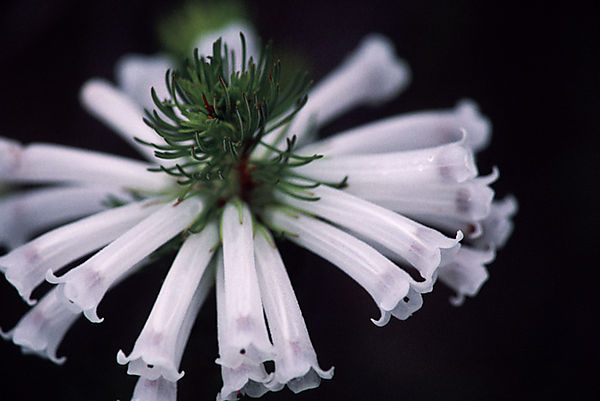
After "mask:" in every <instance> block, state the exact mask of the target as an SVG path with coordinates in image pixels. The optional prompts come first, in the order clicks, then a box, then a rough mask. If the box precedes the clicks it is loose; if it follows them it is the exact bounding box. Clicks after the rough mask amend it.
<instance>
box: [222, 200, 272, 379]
mask: <svg viewBox="0 0 600 401" xmlns="http://www.w3.org/2000/svg"><path fill="white" fill-rule="evenodd" d="M221 232H222V237H223V263H224V266H225V268H224V273H223V279H224V284H223V290H224V296H225V299H224V302H225V310H226V311H227V313H226V314H225V315H224V316H223V318H224V320H223V321H222V322H221V321H220V322H219V324H224V327H227V330H222V331H223V341H222V344H221V340H220V341H219V354H220V357H219V359H218V363H220V364H221V365H223V366H226V367H230V368H237V367H238V366H239V365H240V364H241V363H242V362H243V361H245V360H250V361H252V362H255V363H261V362H264V361H268V360H270V359H272V358H273V350H272V345H271V343H270V342H269V336H268V334H267V327H266V325H265V319H264V315H263V310H262V302H261V298H260V290H259V286H258V279H257V276H256V268H255V265H254V244H253V241H252V236H253V222H252V214H251V213H250V209H249V208H248V206H247V205H245V204H239V203H238V204H236V203H229V204H228V205H227V206H225V209H224V210H223V217H222V222H221Z"/></svg>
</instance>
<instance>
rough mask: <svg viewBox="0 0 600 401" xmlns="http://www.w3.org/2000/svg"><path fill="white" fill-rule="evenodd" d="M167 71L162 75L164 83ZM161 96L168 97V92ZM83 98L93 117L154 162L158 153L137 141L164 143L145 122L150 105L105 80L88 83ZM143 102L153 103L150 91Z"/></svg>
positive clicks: (82, 92) (82, 91) (148, 90)
mask: <svg viewBox="0 0 600 401" xmlns="http://www.w3.org/2000/svg"><path fill="white" fill-rule="evenodd" d="M164 71H165V70H163V72H162V78H163V80H164ZM138 74H139V73H138ZM135 76H139V75H135ZM132 85H133V84H132ZM163 86H164V84H163ZM159 88H160V86H159ZM161 95H163V96H164V93H161ZM79 96H80V100H81V103H82V104H83V106H84V107H85V108H86V109H87V111H88V112H89V113H90V114H92V115H93V116H94V117H96V118H98V119H99V120H100V121H102V122H104V123H105V124H106V125H108V126H109V127H110V128H112V129H113V130H114V131H115V132H116V133H118V134H119V135H120V136H121V137H122V138H123V139H125V141H127V142H128V143H129V144H130V145H132V146H133V147H135V148H136V149H137V150H138V151H139V152H140V153H141V154H142V155H143V156H145V157H146V159H148V160H154V150H152V148H150V147H148V146H144V145H142V144H141V143H139V142H137V141H135V140H134V138H138V139H141V140H143V141H146V142H156V143H158V144H160V145H162V144H164V141H163V140H162V138H157V137H156V134H155V133H154V131H153V130H152V128H150V127H148V126H147V125H146V124H144V121H143V120H142V116H143V115H144V111H143V108H142V107H146V105H143V106H140V105H138V104H137V103H136V102H135V101H134V100H133V99H132V98H130V97H129V96H127V95H126V94H125V93H123V92H121V91H120V90H119V89H117V88H116V87H114V86H113V85H112V84H111V83H110V82H108V81H105V80H103V79H91V80H89V81H88V82H86V83H85V84H84V85H83V87H82V88H81V91H80V95H79ZM140 99H148V100H149V101H150V102H151V101H152V98H151V97H150V88H146V96H144V97H141V98H140Z"/></svg>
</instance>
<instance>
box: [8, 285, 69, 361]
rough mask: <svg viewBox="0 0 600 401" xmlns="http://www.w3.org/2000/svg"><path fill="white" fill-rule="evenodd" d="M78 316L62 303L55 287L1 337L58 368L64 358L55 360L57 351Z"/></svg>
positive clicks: (24, 351)
mask: <svg viewBox="0 0 600 401" xmlns="http://www.w3.org/2000/svg"><path fill="white" fill-rule="evenodd" d="M79 316H80V314H79V313H77V312H74V311H72V310H71V308H69V307H68V305H67V304H65V303H64V302H63V301H62V299H61V297H60V295H59V294H58V289H57V288H55V289H53V290H51V291H50V292H49V293H48V294H46V295H45V296H44V298H43V299H42V300H41V301H40V302H39V303H38V304H37V305H36V306H35V307H34V308H32V309H31V310H30V311H29V312H27V314H25V316H23V317H22V318H21V320H20V321H19V323H17V325H16V326H15V328H14V329H12V330H11V331H9V332H8V333H2V331H1V330H0V334H2V337H4V339H5V340H12V341H13V342H14V343H15V344H16V345H19V346H21V349H22V350H23V353H27V354H29V353H33V354H38V355H40V356H42V357H44V358H48V359H50V360H51V361H52V362H54V363H56V364H59V365H61V364H63V363H64V362H65V360H66V358H65V357H61V358H58V357H57V356H56V350H57V348H58V346H59V345H60V343H61V342H62V339H63V337H64V336H65V334H66V333H67V331H68V330H69V328H70V327H71V326H72V325H73V323H75V320H77V318H78V317H79Z"/></svg>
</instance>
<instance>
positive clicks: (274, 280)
mask: <svg viewBox="0 0 600 401" xmlns="http://www.w3.org/2000/svg"><path fill="white" fill-rule="evenodd" d="M254 254H255V259H256V270H257V273H258V281H259V283H260V291H261V294H262V299H263V306H264V308H265V313H266V315H267V320H268V321H269V330H270V332H271V337H272V339H273V346H274V348H275V375H274V377H273V381H272V382H271V383H270V384H269V388H270V389H272V390H277V389H278V388H280V387H282V386H284V385H286V384H287V386H288V388H289V389H290V390H292V391H293V392H294V393H299V392H300V391H304V390H308V389H311V388H315V387H318V386H319V384H320V383H321V378H323V379H331V378H332V377H333V368H330V369H329V370H327V371H325V370H323V369H321V368H320V367H319V363H318V361H317V354H316V353H315V350H314V348H313V345H312V343H311V341H310V337H309V335H308V330H307V329H306V324H305V323H304V318H303V317H302V312H301V311H300V306H298V301H297V300H296V296H295V295H294V289H293V288H292V283H290V279H289V278H288V275H287V272H286V271H285V266H284V265H283V261H282V260H281V256H280V255H279V252H277V248H276V247H275V242H274V241H273V238H272V237H271V236H270V234H269V233H268V232H267V231H266V230H261V231H260V232H258V233H257V235H256V236H255V239H254Z"/></svg>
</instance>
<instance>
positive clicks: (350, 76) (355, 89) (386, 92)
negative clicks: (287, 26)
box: [266, 34, 410, 146]
mask: <svg viewBox="0 0 600 401" xmlns="http://www.w3.org/2000/svg"><path fill="white" fill-rule="evenodd" d="M409 80H410V70H409V68H408V66H407V65H406V63H405V62H404V61H402V60H400V59H399V58H397V56H396V54H395V51H394V46H393V45H392V43H391V42H390V40H389V39H388V38H386V37H384V36H383V35H378V34H371V35H369V36H367V37H365V38H364V39H363V40H362V41H361V43H360V44H359V46H358V48H357V49H356V50H355V51H354V52H353V53H352V54H351V55H350V56H349V57H348V58H347V59H346V60H345V61H344V62H343V63H342V64H341V65H340V66H339V67H338V68H337V69H335V70H333V71H332V72H331V73H329V75H327V77H325V78H324V79H323V80H321V81H320V82H319V83H318V84H317V86H316V87H315V88H314V89H312V90H311V91H310V93H309V96H308V101H307V103H306V105H305V106H304V107H303V108H302V109H301V110H300V111H299V112H298V114H297V115H296V117H295V118H294V120H293V121H292V122H291V124H290V126H289V129H288V131H287V132H288V135H287V136H288V137H290V138H291V137H292V136H296V138H297V140H298V143H299V144H300V143H302V142H304V141H306V139H307V138H308V137H310V134H311V128H314V127H317V128H318V127H320V126H322V125H324V124H326V123H328V122H329V121H331V120H333V119H334V118H336V117H338V116H339V115H341V114H343V113H345V112H346V111H348V110H350V109H352V108H354V107H358V106H362V105H376V104H378V103H381V102H385V101H388V100H390V99H391V98H393V97H394V96H396V95H397V94H398V93H399V92H400V91H401V90H402V89H404V88H405V87H406V86H407V84H408V82H409ZM284 129H286V128H282V129H279V130H276V131H274V132H273V133H272V134H270V135H269V137H268V138H266V141H267V142H269V139H270V138H272V139H271V140H273V139H275V138H278V137H279V136H280V135H279V134H281V133H282V132H283V130H284ZM279 145H280V146H283V145H285V141H283V142H279Z"/></svg>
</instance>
